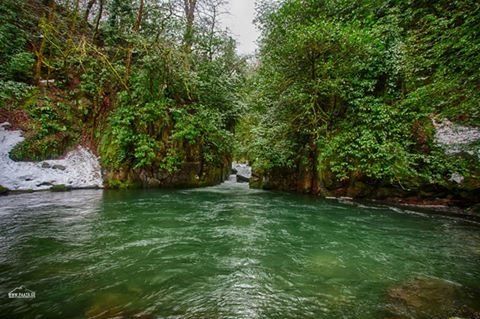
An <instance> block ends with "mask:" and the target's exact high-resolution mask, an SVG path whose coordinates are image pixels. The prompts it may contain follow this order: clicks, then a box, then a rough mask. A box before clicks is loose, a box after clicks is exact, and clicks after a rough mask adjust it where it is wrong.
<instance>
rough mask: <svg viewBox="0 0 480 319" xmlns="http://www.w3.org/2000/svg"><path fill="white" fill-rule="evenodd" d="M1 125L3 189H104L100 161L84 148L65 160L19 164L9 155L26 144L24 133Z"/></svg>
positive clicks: (0, 183) (0, 182)
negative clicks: (62, 187) (62, 185)
mask: <svg viewBox="0 0 480 319" xmlns="http://www.w3.org/2000/svg"><path fill="white" fill-rule="evenodd" d="M9 126H10V124H8V123H3V124H0V185H2V186H4V187H7V188H8V189H10V190H30V189H32V190H44V189H49V188H50V187H52V185H60V184H64V185H65V186H67V187H72V188H91V187H103V179H102V174H101V167H100V163H99V161H98V158H97V157H96V156H95V155H94V154H93V153H92V152H90V151H89V150H88V149H85V148H84V147H82V146H78V147H77V148H76V149H75V150H73V151H71V152H69V153H68V154H67V155H66V156H65V158H64V159H59V160H48V161H43V162H15V161H13V160H12V159H11V158H10V156H9V153H10V151H11V150H12V148H13V147H14V146H15V145H17V144H18V143H20V142H21V141H23V140H24V138H23V136H22V132H21V131H9V130H6V129H5V128H8V127H9Z"/></svg>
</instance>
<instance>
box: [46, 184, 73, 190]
mask: <svg viewBox="0 0 480 319" xmlns="http://www.w3.org/2000/svg"><path fill="white" fill-rule="evenodd" d="M71 189H72V188H71V187H69V186H66V185H64V184H58V185H53V186H52V187H50V190H51V191H52V192H68V191H70V190H71Z"/></svg>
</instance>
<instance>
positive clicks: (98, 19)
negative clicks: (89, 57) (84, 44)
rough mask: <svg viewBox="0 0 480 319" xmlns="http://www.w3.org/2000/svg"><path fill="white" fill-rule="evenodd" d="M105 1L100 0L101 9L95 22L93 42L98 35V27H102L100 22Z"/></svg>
mask: <svg viewBox="0 0 480 319" xmlns="http://www.w3.org/2000/svg"><path fill="white" fill-rule="evenodd" d="M104 1H105V0H100V4H99V8H98V14H97V18H96V21H95V30H94V31H93V40H95V38H96V36H97V33H98V26H99V25H100V20H101V19H102V14H103V3H104Z"/></svg>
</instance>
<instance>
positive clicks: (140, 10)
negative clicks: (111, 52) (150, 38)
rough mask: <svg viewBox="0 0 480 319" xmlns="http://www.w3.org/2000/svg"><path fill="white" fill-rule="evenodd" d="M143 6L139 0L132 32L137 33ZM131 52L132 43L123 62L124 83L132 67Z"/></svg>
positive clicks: (142, 2) (142, 1)
mask: <svg viewBox="0 0 480 319" xmlns="http://www.w3.org/2000/svg"><path fill="white" fill-rule="evenodd" d="M143 6H144V0H140V7H139V8H138V13H137V19H136V20H135V24H134V25H133V32H134V33H138V31H139V30H140V25H141V24H142V16H143ZM132 54H133V45H132V44H130V46H129V48H128V52H127V61H126V63H125V67H126V72H125V83H128V78H129V77H130V72H131V68H132Z"/></svg>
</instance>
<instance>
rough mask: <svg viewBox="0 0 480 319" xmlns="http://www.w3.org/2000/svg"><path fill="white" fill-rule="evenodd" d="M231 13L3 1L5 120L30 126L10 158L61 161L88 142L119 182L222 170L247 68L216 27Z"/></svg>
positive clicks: (167, 5) (113, 1)
mask: <svg viewBox="0 0 480 319" xmlns="http://www.w3.org/2000/svg"><path fill="white" fill-rule="evenodd" d="M184 5H185V6H186V5H189V6H190V9H191V11H189V12H187V11H184ZM223 5H224V3H223V1H218V0H198V1H192V0H185V1H183V0H182V1H176V0H175V1H174V0H172V1H163V2H162V1H153V0H136V1H123V0H96V1H89V3H88V4H86V3H82V2H80V1H73V2H72V1H54V0H49V1H39V0H28V1H13V0H7V1H3V2H2V4H1V5H0V18H1V20H2V25H1V27H0V62H1V64H0V66H1V67H0V76H1V81H0V101H1V102H2V112H7V115H8V114H11V112H13V111H18V110H21V111H22V112H23V113H24V114H25V115H26V117H27V118H28V121H27V122H26V123H21V126H23V128H24V129H25V130H26V137H27V138H26V140H25V142H23V143H21V144H20V145H18V146H17V147H16V148H15V149H14V151H13V152H12V157H13V158H15V159H18V160H22V159H24V160H25V159H27V160H39V159H45V158H49V157H50V158H51V157H57V156H60V155H62V154H63V153H64V152H65V151H66V150H68V148H69V147H72V146H73V145H74V144H76V143H78V142H80V141H82V142H83V143H84V144H86V145H87V146H89V147H92V148H94V149H96V150H97V151H98V153H99V155H100V156H101V158H102V163H103V166H104V168H105V169H107V170H109V171H110V172H129V171H133V172H135V173H134V174H133V175H135V174H137V175H138V174H139V173H141V171H143V170H144V171H152V172H154V171H166V172H168V173H170V174H172V173H175V172H177V171H178V170H179V169H180V168H181V167H182V164H184V163H188V162H195V163H199V165H200V167H201V169H200V171H199V172H198V174H199V175H201V174H202V171H203V168H204V167H222V166H225V163H228V161H230V160H231V152H232V150H231V148H232V144H233V143H232V140H233V139H232V136H233V135H232V132H233V129H234V125H235V122H236V121H237V117H238V108H239V106H238V105H239V103H238V94H237V92H238V89H239V88H240V86H241V85H242V82H243V69H244V67H245V61H244V60H243V59H242V58H240V57H238V56H237V55H236V53H235V41H234V40H233V39H232V38H231V37H230V36H229V35H228V34H227V33H226V32H225V31H224V30H222V29H221V28H220V26H219V12H221V11H222V9H221V8H222V6H223ZM185 10H186V9H185ZM190 13H192V14H193V16H191V17H190V15H189V14H190ZM3 21H5V23H3ZM9 112H10V113H9ZM130 175H132V174H130ZM200 178H201V176H200Z"/></svg>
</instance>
